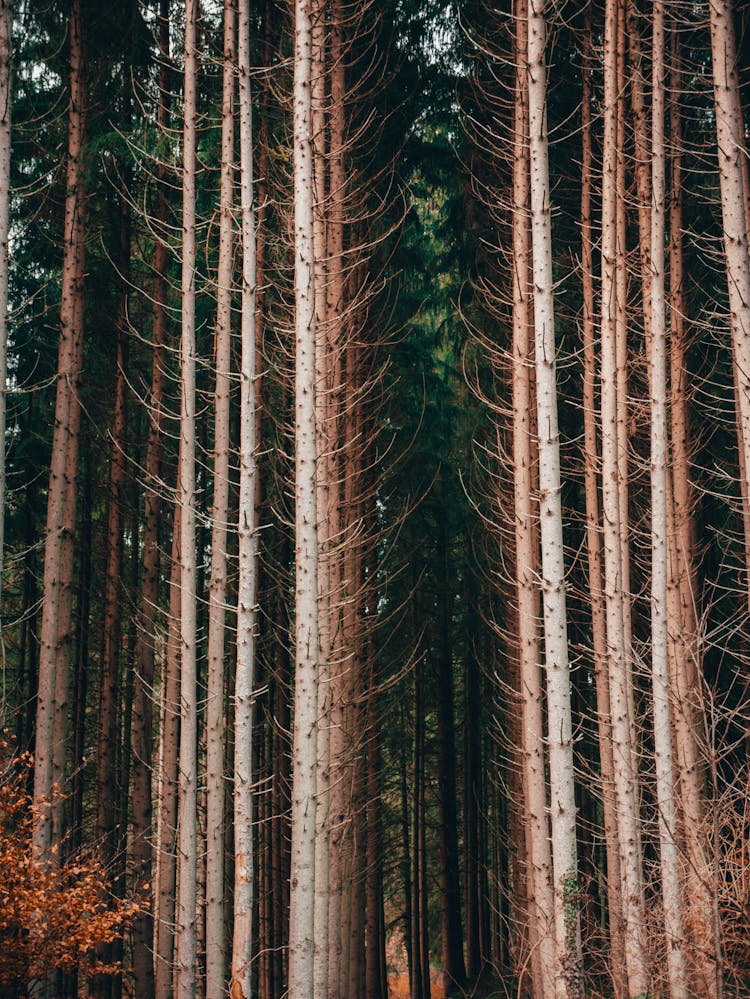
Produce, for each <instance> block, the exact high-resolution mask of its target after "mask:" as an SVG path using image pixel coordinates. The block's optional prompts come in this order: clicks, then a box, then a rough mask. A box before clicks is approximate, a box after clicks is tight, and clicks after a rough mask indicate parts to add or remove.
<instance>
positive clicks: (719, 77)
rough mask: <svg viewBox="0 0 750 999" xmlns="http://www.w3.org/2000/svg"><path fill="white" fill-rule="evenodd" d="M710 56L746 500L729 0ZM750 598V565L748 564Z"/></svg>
mask: <svg viewBox="0 0 750 999" xmlns="http://www.w3.org/2000/svg"><path fill="white" fill-rule="evenodd" d="M709 14H710V24H711V61H712V66H713V84H714V109H715V113H716V138H717V144H718V157H719V188H720V192H721V217H722V223H723V231H724V256H725V259H726V268H727V283H728V288H729V320H730V329H731V334H732V353H733V358H734V377H735V389H736V392H737V396H738V411H739V421H738V423H739V426H738V440H739V446H740V448H741V452H742V455H741V459H740V465H741V468H742V472H743V474H744V480H745V481H744V489H743V491H742V496H743V503H744V504H747V503H748V497H750V253H749V251H748V232H747V215H746V208H745V197H746V192H745V190H744V185H743V177H742V173H743V170H742V162H741V159H742V157H743V156H744V127H743V119H742V108H741V104H740V92H739V74H738V71H737V43H736V39H735V31H734V20H733V16H734V14H733V7H732V4H731V2H730V0H711V2H710V3H709ZM746 578H747V579H748V593H749V599H750V568H748V572H747V577H746Z"/></svg>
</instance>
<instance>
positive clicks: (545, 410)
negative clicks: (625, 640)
mask: <svg viewBox="0 0 750 999" xmlns="http://www.w3.org/2000/svg"><path fill="white" fill-rule="evenodd" d="M528 11H529V28H528V31H529V37H528V63H529V83H528V87H529V90H528V94H529V159H530V171H529V186H530V191H531V198H530V203H531V242H532V260H533V288H534V293H533V299H534V334H535V335H534V343H535V360H536V366H535V373H536V411H537V425H538V433H539V521H540V540H541V546H542V562H541V570H542V572H541V577H542V597H543V609H544V661H545V670H546V674H547V716H548V722H547V745H548V748H549V771H550V802H551V809H550V828H551V839H552V870H553V875H554V885H553V886H554V905H555V940H556V944H557V961H556V968H555V992H556V995H557V996H558V997H559V999H563V997H573V996H577V995H579V994H580V989H581V982H580V973H581V940H580V917H579V905H580V902H579V895H578V861H577V845H576V803H575V787H574V777H573V726H572V714H571V704H570V669H569V665H568V638H567V620H566V608H565V561H564V550H563V531H562V499H561V488H562V486H561V481H560V439H559V433H558V428H557V374H556V366H555V352H556V344H555V321H554V303H553V281H552V229H551V208H550V183H549V162H548V148H547V122H546V101H547V73H546V64H545V47H546V33H547V27H546V22H545V4H544V0H529V8H528Z"/></svg>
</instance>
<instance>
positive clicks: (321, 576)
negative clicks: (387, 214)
mask: <svg viewBox="0 0 750 999" xmlns="http://www.w3.org/2000/svg"><path fill="white" fill-rule="evenodd" d="M326 6H327V5H326V3H325V2H323V0H313V2H312V6H311V17H312V69H311V72H312V79H311V89H312V136H313V184H314V202H315V203H314V209H313V211H314V224H313V256H314V261H315V263H314V268H313V269H314V279H315V295H314V298H315V433H316V451H317V455H318V460H317V464H316V490H317V492H316V504H317V515H318V526H317V533H318V541H317V544H318V645H319V649H320V653H319V661H318V685H317V697H318V710H317V713H318V734H317V755H318V761H317V773H316V795H317V797H316V801H317V805H316V808H317V811H316V820H315V821H316V830H315V916H314V920H315V958H314V961H315V969H314V976H315V982H314V991H315V996H316V997H317V999H327V997H328V995H329V992H330V993H331V994H332V999H338V975H337V974H336V973H335V972H336V970H337V969H339V968H340V965H341V961H340V940H341V933H342V928H341V927H340V926H339V925H338V921H337V922H336V923H335V924H332V922H331V920H330V918H329V899H330V897H331V886H330V883H329V844H330V833H331V812H330V802H329V792H330V784H331V759H330V755H331V754H330V744H331V677H330V659H331V629H330V607H331V580H330V572H331V563H332V557H331V553H330V550H329V549H330V513H331V482H330V478H329V475H328V463H329V462H328V458H327V456H328V455H329V454H330V452H331V444H330V441H329V431H330V425H329V421H328V409H329V398H330V396H329V393H328V388H329V386H328V382H329V378H328V372H329V367H330V363H331V357H330V354H329V352H328V346H327V330H328V322H327V316H326V284H327V280H328V272H327V271H328V269H327V264H328V260H327V253H326V228H327V224H328V217H327V216H328V201H327V195H328V186H329V185H328V175H329V170H328V159H327V156H326V147H327V145H328V119H329V115H328V110H327V103H328V102H327V94H326V90H327V79H328V72H329V63H328V44H327V36H328V26H327V24H326ZM330 859H334V858H330ZM334 863H335V859H334ZM331 933H332V934H333V940H335V941H336V943H333V941H332V939H331ZM334 955H338V959H335V958H334ZM332 959H334V961H335V965H336V967H335V969H333V970H334V975H333V979H332V980H331V981H329V962H330V961H331V960H332Z"/></svg>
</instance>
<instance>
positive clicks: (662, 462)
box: [649, 0, 688, 999]
mask: <svg viewBox="0 0 750 999" xmlns="http://www.w3.org/2000/svg"><path fill="white" fill-rule="evenodd" d="M652 74H653V79H652V97H651V115H652V132H651V135H652V138H651V183H652V196H653V200H652V204H651V240H650V242H651V352H650V355H651V356H650V364H649V369H650V371H649V373H650V387H651V673H652V683H653V708H654V756H655V760H656V799H657V805H658V809H659V856H660V868H661V882H662V883H661V889H662V900H663V904H664V930H665V934H666V944H667V970H668V981H669V994H670V996H671V999H686V997H687V995H688V992H687V969H686V964H685V953H684V949H683V948H684V928H683V917H682V900H681V898H680V870H679V857H678V854H677V838H676V836H677V830H676V825H675V797H674V769H673V761H672V730H671V724H670V708H669V698H670V689H669V667H668V656H667V646H668V638H669V626H668V619H667V579H668V562H669V548H668V537H667V462H668V441H667V315H666V296H665V280H664V265H665V254H664V235H665V212H666V199H667V190H666V188H667V185H666V151H665V141H664V124H665V115H664V103H665V85H664V6H663V2H662V0H656V2H655V4H654V9H653V68H652Z"/></svg>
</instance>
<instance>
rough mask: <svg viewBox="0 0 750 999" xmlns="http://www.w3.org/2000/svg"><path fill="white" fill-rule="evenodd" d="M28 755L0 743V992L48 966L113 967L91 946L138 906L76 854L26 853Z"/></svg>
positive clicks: (121, 927) (117, 930)
mask: <svg viewBox="0 0 750 999" xmlns="http://www.w3.org/2000/svg"><path fill="white" fill-rule="evenodd" d="M31 767H32V760H31V757H30V756H29V755H28V754H23V755H20V756H15V757H14V756H13V755H12V754H11V751H10V747H9V746H8V745H7V744H0V991H1V990H11V991H12V992H14V993H15V994H19V993H20V994H23V990H24V989H25V988H26V987H27V986H28V985H30V984H32V983H33V982H35V981H40V980H43V979H45V978H47V977H48V976H49V975H50V974H52V973H53V972H55V971H58V970H59V971H64V972H71V971H75V970H78V971H79V972H81V973H83V974H87V975H88V974H93V973H105V972H113V971H115V970H117V969H115V968H113V967H111V966H105V965H102V964H101V963H100V962H98V961H97V959H96V957H95V951H96V949H97V948H99V947H101V946H102V945H104V944H108V943H111V942H112V941H113V940H115V939H117V938H118V937H119V936H121V935H122V934H123V932H124V931H125V929H126V927H127V926H128V924H129V923H130V922H131V921H132V919H133V917H134V916H135V914H136V913H137V912H138V911H139V905H138V904H137V903H135V902H133V901H122V900H120V899H116V898H113V897H112V896H111V895H109V894H108V893H107V890H106V885H107V881H108V879H107V877H106V874H105V871H104V870H103V868H102V866H101V865H100V864H99V863H98V862H97V861H96V860H95V859H93V858H89V857H85V856H83V855H79V856H75V857H72V858H71V859H69V860H67V861H65V862H61V861H60V860H59V858H58V856H57V853H56V855H55V856H54V857H53V859H52V860H51V861H50V862H47V863H43V864H42V863H39V862H37V861H35V860H34V858H33V857H32V849H31V837H32V830H33V824H34V809H33V806H32V801H31V798H30V796H29V794H28V791H27V786H28V781H29V774H30V772H31Z"/></svg>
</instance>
